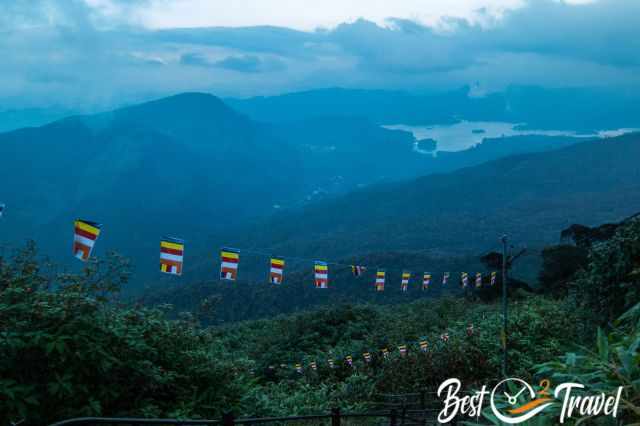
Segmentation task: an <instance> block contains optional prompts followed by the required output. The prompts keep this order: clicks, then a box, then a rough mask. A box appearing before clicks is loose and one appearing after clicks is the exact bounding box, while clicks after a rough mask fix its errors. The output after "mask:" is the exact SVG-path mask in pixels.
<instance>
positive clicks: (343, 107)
mask: <svg viewBox="0 0 640 426" xmlns="http://www.w3.org/2000/svg"><path fill="white" fill-rule="evenodd" d="M226 102H227V103H228V104H229V105H231V106H233V107H234V108H235V109H237V110H238V111H241V112H243V113H245V114H247V115H249V116H250V117H251V118H253V119H255V120H259V121H268V122H289V121H299V120H306V119H310V118H317V117H322V116H327V115H332V116H337V115H343V116H352V115H353V114H354V113H355V112H356V111H357V114H358V115H359V116H362V117H366V118H368V119H369V120H371V121H373V122H374V123H378V124H421V125H428V124H446V123H451V122H454V121H457V120H468V121H506V122H513V123H525V124H526V127H528V128H531V129H558V130H574V131H583V132H592V131H594V130H602V129H617V128H625V127H626V128H640V95H639V94H637V93H631V92H625V91H623V90H617V91H616V90H609V89H602V88H566V89H546V88H540V87H530V86H512V87H509V88H507V89H506V90H504V91H503V92H495V93H490V94H486V95H483V96H477V95H475V94H474V93H473V92H472V91H471V89H470V88H468V87H463V88H461V89H459V90H454V91H450V92H442V93H429V94H410V93H405V92H392V91H381V90H352V89H339V88H332V89H322V90H311V91H306V92H296V93H290V94H285V95H279V96H269V97H254V98H248V99H227V100H226Z"/></svg>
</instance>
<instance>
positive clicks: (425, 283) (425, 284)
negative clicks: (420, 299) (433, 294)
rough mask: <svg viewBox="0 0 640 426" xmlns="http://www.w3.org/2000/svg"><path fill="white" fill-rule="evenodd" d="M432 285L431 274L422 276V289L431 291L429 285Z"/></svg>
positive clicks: (426, 273)
mask: <svg viewBox="0 0 640 426" xmlns="http://www.w3.org/2000/svg"><path fill="white" fill-rule="evenodd" d="M430 284H431V274H430V273H428V272H425V273H424V275H423V276H422V289H423V290H429V285H430Z"/></svg>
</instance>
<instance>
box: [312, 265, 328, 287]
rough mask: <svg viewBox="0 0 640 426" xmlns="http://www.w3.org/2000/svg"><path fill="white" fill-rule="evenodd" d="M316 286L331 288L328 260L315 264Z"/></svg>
mask: <svg viewBox="0 0 640 426" xmlns="http://www.w3.org/2000/svg"><path fill="white" fill-rule="evenodd" d="M314 272H315V282H316V288H329V266H328V265H327V262H321V261H318V260H317V261H316V263H315V266H314Z"/></svg>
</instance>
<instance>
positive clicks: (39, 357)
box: [0, 245, 246, 425]
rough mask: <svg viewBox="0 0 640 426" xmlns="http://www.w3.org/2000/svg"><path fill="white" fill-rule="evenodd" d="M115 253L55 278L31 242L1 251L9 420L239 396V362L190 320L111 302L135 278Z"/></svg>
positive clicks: (150, 412)
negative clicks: (9, 254) (8, 253)
mask: <svg viewBox="0 0 640 426" xmlns="http://www.w3.org/2000/svg"><path fill="white" fill-rule="evenodd" d="M126 269H127V266H126V263H125V262H123V260H122V259H121V258H119V257H118V256H116V255H110V256H108V257H107V259H106V260H105V261H99V262H98V261H91V262H89V263H88V264H87V265H86V267H85V268H84V269H83V270H82V271H81V272H80V273H78V274H70V273H64V274H53V275H49V276H47V274H46V273H45V272H43V271H42V270H41V268H40V266H39V262H38V259H37V258H36V253H35V248H34V246H33V245H29V246H28V247H27V248H26V249H25V250H23V251H21V252H19V253H17V254H16V255H15V257H14V258H13V259H6V258H2V259H0V332H1V337H2V342H1V346H0V348H1V349H0V377H1V379H0V403H1V404H0V419H2V423H5V424H6V423H8V422H9V421H20V420H23V419H24V420H25V423H24V424H26V425H31V424H33V425H45V424H48V423H51V422H53V421H55V420H61V419H63V418H68V417H75V416H92V415H96V416H99V415H111V416H117V415H137V416H153V417H160V416H169V417H181V416H189V417H197V416H216V415H219V414H220V413H221V412H222V410H223V408H228V407H232V406H234V404H237V403H239V401H240V396H241V394H242V393H243V389H244V388H243V384H244V382H246V379H243V376H242V374H241V373H240V372H239V371H240V369H241V368H242V366H243V360H242V359H236V360H234V362H233V363H231V362H230V361H229V359H228V356H225V354H224V353H221V352H219V351H218V350H217V349H216V346H215V344H214V340H213V339H212V337H211V335H210V333H208V332H207V331H205V330H200V329H198V328H197V327H195V324H194V322H193V320H190V319H189V318H187V319H183V320H176V321H167V320H165V319H164V313H163V312H162V311H160V310H158V309H147V308H143V307H140V306H135V307H124V306H118V305H117V304H116V303H115V302H113V301H112V302H110V301H109V300H108V295H109V294H113V293H114V292H117V290H118V289H119V288H120V286H121V285H123V284H124V283H125V282H126V278H127V273H126Z"/></svg>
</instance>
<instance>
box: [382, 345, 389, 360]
mask: <svg viewBox="0 0 640 426" xmlns="http://www.w3.org/2000/svg"><path fill="white" fill-rule="evenodd" d="M380 352H382V358H384V359H388V358H389V349H387V348H382V349H380Z"/></svg>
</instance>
